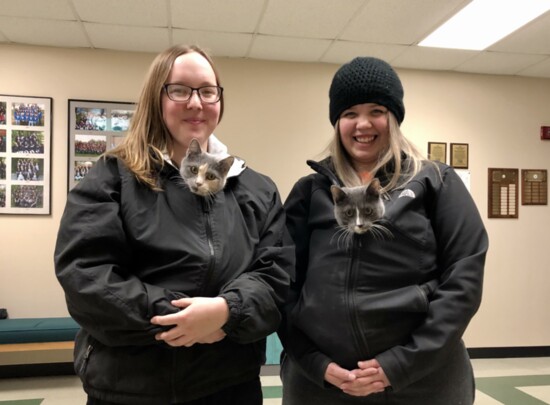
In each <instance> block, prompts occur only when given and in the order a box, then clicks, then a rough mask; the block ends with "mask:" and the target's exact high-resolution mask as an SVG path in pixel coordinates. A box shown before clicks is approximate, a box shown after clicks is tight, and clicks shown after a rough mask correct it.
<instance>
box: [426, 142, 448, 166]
mask: <svg viewBox="0 0 550 405" xmlns="http://www.w3.org/2000/svg"><path fill="white" fill-rule="evenodd" d="M428 159H430V160H434V161H437V162H441V163H447V144H446V143H444V142H428Z"/></svg>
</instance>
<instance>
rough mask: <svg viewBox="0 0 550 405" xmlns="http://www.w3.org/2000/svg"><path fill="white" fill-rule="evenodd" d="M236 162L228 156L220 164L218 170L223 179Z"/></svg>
mask: <svg viewBox="0 0 550 405" xmlns="http://www.w3.org/2000/svg"><path fill="white" fill-rule="evenodd" d="M234 161H235V158H234V157H233V156H228V157H226V158H225V159H222V160H220V161H219V162H218V168H219V170H220V172H221V173H222V175H223V177H225V175H226V174H227V173H228V172H229V169H231V166H233V162H234Z"/></svg>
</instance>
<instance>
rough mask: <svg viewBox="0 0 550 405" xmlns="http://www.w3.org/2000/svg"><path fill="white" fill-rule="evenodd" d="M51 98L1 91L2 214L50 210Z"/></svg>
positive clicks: (0, 177)
mask: <svg viewBox="0 0 550 405" xmlns="http://www.w3.org/2000/svg"><path fill="white" fill-rule="evenodd" d="M51 142H52V98H51V97H32V96H11V95H3V94H0V214H23V215H49V214H50V213H51Z"/></svg>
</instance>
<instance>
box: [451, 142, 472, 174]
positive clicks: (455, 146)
mask: <svg viewBox="0 0 550 405" xmlns="http://www.w3.org/2000/svg"><path fill="white" fill-rule="evenodd" d="M451 166H452V167H454V168H456V169H467V168H468V144H467V143H451Z"/></svg>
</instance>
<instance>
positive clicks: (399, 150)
mask: <svg viewBox="0 0 550 405" xmlns="http://www.w3.org/2000/svg"><path fill="white" fill-rule="evenodd" d="M338 123H339V120H337V121H336V124H335V125H334V137H333V139H332V141H331V143H330V144H329V147H328V150H329V153H330V156H331V157H332V162H333V165H334V169H335V171H336V174H337V175H338V177H339V178H340V179H341V180H342V182H343V183H344V185H345V186H347V187H354V186H359V185H361V178H360V177H359V175H358V174H357V172H356V170H355V169H354V167H353V165H352V163H351V159H350V156H349V154H348V152H347V151H346V149H345V148H344V146H343V145H342V141H341V139H340V130H339V125H338ZM388 129H389V146H388V148H387V149H386V151H385V152H384V153H383V154H382V155H381V156H380V157H379V159H378V163H377V165H376V166H375V168H374V169H373V170H372V173H373V174H375V175H376V174H377V173H378V171H379V170H385V167H387V165H388V164H389V163H392V168H393V172H392V173H386V174H388V175H389V176H390V181H389V182H388V184H387V185H386V186H384V188H383V191H384V192H388V191H390V190H393V189H395V188H398V187H402V186H404V185H405V184H406V183H408V182H409V181H410V179H411V178H413V177H414V176H415V175H416V174H417V173H418V172H419V171H420V169H421V168H422V165H423V163H424V162H426V158H425V157H424V156H423V155H422V153H420V151H419V150H418V149H417V148H416V146H414V145H413V144H412V142H410V141H409V140H408V139H407V138H405V136H404V135H403V133H402V132H401V128H400V127H399V124H398V122H397V119H396V118H395V116H394V115H393V113H392V112H391V111H388ZM403 157H406V158H407V160H406V165H404V161H403Z"/></svg>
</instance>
